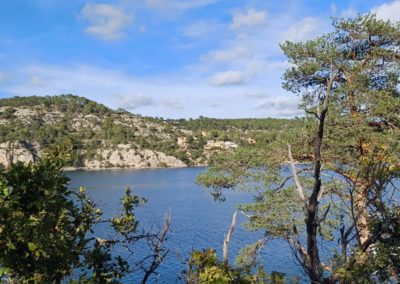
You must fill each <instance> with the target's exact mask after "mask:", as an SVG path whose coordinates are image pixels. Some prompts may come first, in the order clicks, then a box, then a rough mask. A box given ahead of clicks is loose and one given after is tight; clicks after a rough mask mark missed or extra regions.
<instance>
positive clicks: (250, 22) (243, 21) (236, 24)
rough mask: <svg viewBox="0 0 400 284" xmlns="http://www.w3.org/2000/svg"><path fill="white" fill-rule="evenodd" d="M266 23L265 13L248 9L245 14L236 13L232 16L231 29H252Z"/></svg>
mask: <svg viewBox="0 0 400 284" xmlns="http://www.w3.org/2000/svg"><path fill="white" fill-rule="evenodd" d="M266 21H267V12H266V11H256V10H254V9H249V10H247V11H245V12H237V13H235V14H234V15H233V19H232V28H233V29H241V28H253V27H256V26H264V25H265V24H266Z"/></svg>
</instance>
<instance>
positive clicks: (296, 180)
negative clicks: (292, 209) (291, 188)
mask: <svg viewBox="0 0 400 284" xmlns="http://www.w3.org/2000/svg"><path fill="white" fill-rule="evenodd" d="M287 145H288V153H289V161H290V167H291V168H292V173H293V178H294V181H295V183H296V190H297V192H298V194H299V197H300V199H301V201H303V202H304V201H306V199H305V197H304V190H303V187H302V186H301V183H300V179H299V176H298V174H297V170H296V166H295V164H294V160H293V155H292V147H291V146H290V144H289V143H288V144H287Z"/></svg>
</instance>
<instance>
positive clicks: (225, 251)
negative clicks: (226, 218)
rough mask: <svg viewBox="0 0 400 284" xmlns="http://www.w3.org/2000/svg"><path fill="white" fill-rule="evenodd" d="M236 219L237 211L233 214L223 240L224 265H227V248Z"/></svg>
mask: <svg viewBox="0 0 400 284" xmlns="http://www.w3.org/2000/svg"><path fill="white" fill-rule="evenodd" d="M236 217H237V211H235V213H233V216H232V222H231V226H230V227H229V230H228V233H227V234H226V236H225V239H224V246H223V255H224V263H225V265H228V247H229V242H230V241H231V237H232V233H233V230H234V229H235V225H236Z"/></svg>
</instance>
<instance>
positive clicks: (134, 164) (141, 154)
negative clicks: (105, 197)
mask: <svg viewBox="0 0 400 284" xmlns="http://www.w3.org/2000/svg"><path fill="white" fill-rule="evenodd" d="M186 166H187V165H186V164H185V163H184V162H182V161H181V160H179V159H177V158H175V157H172V156H168V155H166V154H165V153H162V152H157V151H152V150H147V149H144V150H140V149H132V148H131V146H130V145H128V144H119V145H117V146H116V147H115V148H114V149H101V150H97V153H96V158H95V159H90V160H86V161H85V167H84V168H85V169H101V168H110V167H111V168H159V167H175V168H176V167H186Z"/></svg>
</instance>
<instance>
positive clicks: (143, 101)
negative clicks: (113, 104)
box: [117, 94, 155, 110]
mask: <svg viewBox="0 0 400 284" xmlns="http://www.w3.org/2000/svg"><path fill="white" fill-rule="evenodd" d="M117 104H118V106H119V107H121V108H123V109H126V110H134V109H137V108H141V107H146V106H153V105H155V102H154V101H153V99H152V98H151V97H149V96H145V95H143V94H136V95H122V96H117Z"/></svg>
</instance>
